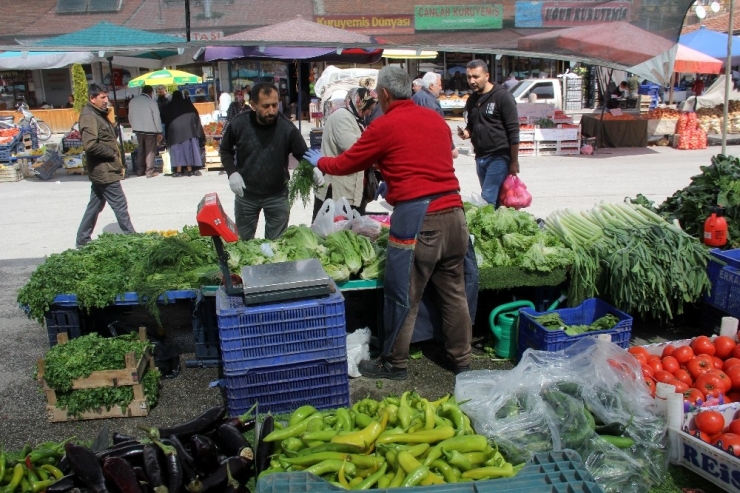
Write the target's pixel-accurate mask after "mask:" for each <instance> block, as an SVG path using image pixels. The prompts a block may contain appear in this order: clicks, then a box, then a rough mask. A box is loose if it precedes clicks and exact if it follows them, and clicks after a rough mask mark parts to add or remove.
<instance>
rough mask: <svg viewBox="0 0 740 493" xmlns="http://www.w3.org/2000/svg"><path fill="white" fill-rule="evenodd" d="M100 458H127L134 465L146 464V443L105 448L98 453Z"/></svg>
mask: <svg viewBox="0 0 740 493" xmlns="http://www.w3.org/2000/svg"><path fill="white" fill-rule="evenodd" d="M97 456H98V458H99V459H101V460H103V459H105V458H106V457H118V458H121V459H126V460H127V461H129V462H131V464H132V465H143V464H144V458H143V456H144V444H143V443H132V444H130V445H126V446H125V447H121V448H115V449H108V450H103V451H102V452H99V453H98V454H97Z"/></svg>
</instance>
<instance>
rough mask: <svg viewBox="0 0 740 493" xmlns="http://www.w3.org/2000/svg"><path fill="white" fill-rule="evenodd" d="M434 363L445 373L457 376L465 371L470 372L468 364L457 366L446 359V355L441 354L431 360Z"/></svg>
mask: <svg viewBox="0 0 740 493" xmlns="http://www.w3.org/2000/svg"><path fill="white" fill-rule="evenodd" d="M433 361H434V362H435V363H437V364H438V365H439V366H441V367H442V368H444V369H445V370H447V371H451V372H452V373H454V374H455V375H459V374H460V373H465V372H466V371H470V364H468V365H467V366H458V365H456V364H455V363H453V362H452V361H450V359H449V358H448V357H447V355H446V354H441V355H439V356H437V357H436V358H434V360H433Z"/></svg>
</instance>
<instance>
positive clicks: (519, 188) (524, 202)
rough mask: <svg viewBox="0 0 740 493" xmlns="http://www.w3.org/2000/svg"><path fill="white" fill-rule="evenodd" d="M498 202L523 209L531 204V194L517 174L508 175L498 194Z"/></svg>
mask: <svg viewBox="0 0 740 493" xmlns="http://www.w3.org/2000/svg"><path fill="white" fill-rule="evenodd" d="M498 200H499V204H500V205H502V206H504V207H513V208H514V209H523V208H525V207H529V206H530V205H532V194H531V193H529V192H528V191H527V186H526V185H525V184H524V182H523V181H522V180H520V179H519V177H518V176H517V175H508V176H507V177H506V179H505V180H504V183H503V185H501V191H500V192H499V194H498Z"/></svg>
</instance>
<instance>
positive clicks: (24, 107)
mask: <svg viewBox="0 0 740 493" xmlns="http://www.w3.org/2000/svg"><path fill="white" fill-rule="evenodd" d="M17 111H18V113H23V119H22V120H21V125H20V126H21V127H25V126H30V127H31V129H33V130H35V131H36V136H37V137H38V139H39V140H43V141H46V140H49V139H50V138H51V128H49V126H48V125H47V124H46V123H44V122H43V121H42V120H38V119H36V117H35V116H33V113H31V110H30V109H29V108H28V104H26V103H21V104H19V105H18V110H17ZM24 120H25V121H26V122H27V123H24V122H23V121H24Z"/></svg>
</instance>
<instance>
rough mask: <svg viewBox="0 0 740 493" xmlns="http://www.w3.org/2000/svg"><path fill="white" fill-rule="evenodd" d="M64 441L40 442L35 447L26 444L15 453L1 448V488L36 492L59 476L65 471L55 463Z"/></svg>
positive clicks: (61, 451) (11, 491) (43, 488)
mask: <svg viewBox="0 0 740 493" xmlns="http://www.w3.org/2000/svg"><path fill="white" fill-rule="evenodd" d="M65 442H66V441H65ZM65 442H62V443H54V442H47V443H42V444H39V445H38V446H37V447H36V448H35V449H34V448H31V446H30V445H26V446H25V447H23V449H22V450H21V451H20V452H18V453H17V454H9V453H6V452H5V451H4V450H3V451H1V452H0V491H3V493H13V492H15V491H19V492H20V491H24V492H25V491H29V492H32V493H36V492H40V491H45V490H46V488H48V487H49V486H51V485H52V484H54V483H56V482H57V481H58V480H60V479H62V477H64V473H62V471H60V470H59V468H57V467H56V465H57V463H58V462H59V459H61V458H62V456H63V455H64V444H65Z"/></svg>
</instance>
